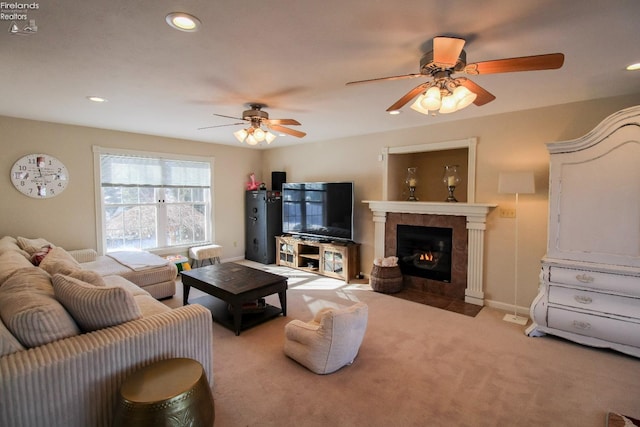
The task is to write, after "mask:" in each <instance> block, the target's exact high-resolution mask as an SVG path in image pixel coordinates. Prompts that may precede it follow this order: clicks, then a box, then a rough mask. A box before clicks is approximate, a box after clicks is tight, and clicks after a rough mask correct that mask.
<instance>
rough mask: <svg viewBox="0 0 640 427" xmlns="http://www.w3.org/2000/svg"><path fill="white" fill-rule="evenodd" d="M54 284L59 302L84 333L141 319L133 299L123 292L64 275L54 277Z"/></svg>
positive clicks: (122, 290)
mask: <svg viewBox="0 0 640 427" xmlns="http://www.w3.org/2000/svg"><path fill="white" fill-rule="evenodd" d="M52 281H53V290H54V292H55V294H56V298H57V299H58V301H60V302H61V303H62V305H63V306H64V307H65V308H66V309H67V310H68V311H69V313H71V315H72V316H73V318H74V319H75V321H76V323H78V325H79V326H80V329H82V330H83V331H85V332H90V331H95V330H98V329H103V328H107V327H109V326H115V325H119V324H121V323H125V322H129V321H131V320H136V319H139V318H141V317H142V314H141V313H140V308H139V307H138V305H137V304H136V302H135V299H134V297H133V295H131V294H130V293H129V292H127V291H126V290H125V289H123V288H120V287H115V286H114V287H111V286H93V285H90V284H88V283H85V282H83V281H81V280H78V279H75V278H73V277H69V276H65V275H62V274H54V275H53V280H52Z"/></svg>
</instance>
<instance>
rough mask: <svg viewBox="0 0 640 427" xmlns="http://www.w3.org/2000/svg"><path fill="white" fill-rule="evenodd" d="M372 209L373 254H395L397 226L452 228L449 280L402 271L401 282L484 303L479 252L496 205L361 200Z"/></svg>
mask: <svg viewBox="0 0 640 427" xmlns="http://www.w3.org/2000/svg"><path fill="white" fill-rule="evenodd" d="M364 203H368V204H369V208H370V209H371V211H372V212H373V223H374V225H375V230H374V231H375V236H374V256H375V257H376V258H377V257H385V256H392V255H396V254H397V253H398V252H397V250H396V245H397V236H396V234H397V226H398V225H415V226H423V227H442V228H451V229H453V236H452V242H451V282H450V283H447V282H441V281H438V280H433V279H425V278H421V277H415V276H410V275H407V274H404V275H403V282H404V285H405V286H407V287H410V288H417V289H420V290H425V291H426V292H429V293H433V294H439V295H443V296H448V297H450V298H453V299H462V300H463V301H465V302H468V303H471V304H476V305H484V292H483V283H482V282H483V272H482V267H483V255H484V231H485V229H486V221H487V214H488V213H489V211H490V210H491V209H492V208H495V206H496V205H490V204H481V203H439V202H402V201H387V200H365V201H364Z"/></svg>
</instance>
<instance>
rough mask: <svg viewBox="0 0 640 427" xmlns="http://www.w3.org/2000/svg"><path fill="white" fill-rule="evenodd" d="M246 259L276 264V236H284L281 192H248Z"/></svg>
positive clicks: (246, 201)
mask: <svg viewBox="0 0 640 427" xmlns="http://www.w3.org/2000/svg"><path fill="white" fill-rule="evenodd" d="M245 209H246V212H245V215H246V217H245V248H244V257H245V259H248V260H251V261H256V262H260V263H262V264H274V263H275V262H276V239H275V237H276V236H279V235H280V234H282V197H281V196H280V193H279V192H275V191H267V190H256V191H247V192H246V199H245Z"/></svg>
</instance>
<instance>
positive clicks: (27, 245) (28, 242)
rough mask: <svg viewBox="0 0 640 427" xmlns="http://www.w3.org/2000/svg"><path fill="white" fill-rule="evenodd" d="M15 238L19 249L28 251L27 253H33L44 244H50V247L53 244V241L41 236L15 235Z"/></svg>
mask: <svg viewBox="0 0 640 427" xmlns="http://www.w3.org/2000/svg"><path fill="white" fill-rule="evenodd" d="M16 240H17V241H18V246H20V249H22V250H24V251H26V252H28V253H29V255H33V254H34V253H36V252H38V251H39V250H40V249H42V248H44V247H45V246H51V247H52V248H53V246H54V245H53V243H51V242H49V241H47V240H46V239H43V238H38V239H27V238H26V237H20V236H18V237H16Z"/></svg>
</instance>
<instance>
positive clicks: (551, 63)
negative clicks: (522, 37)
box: [464, 53, 564, 74]
mask: <svg viewBox="0 0 640 427" xmlns="http://www.w3.org/2000/svg"><path fill="white" fill-rule="evenodd" d="M562 64H564V54H562V53H549V54H546V55H533V56H522V57H519V58H507V59H496V60H493V61H484V62H476V63H474V64H468V65H467V66H466V67H465V69H464V71H465V73H467V74H496V73H510V72H514V71H536V70H555V69H558V68H560V67H562Z"/></svg>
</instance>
